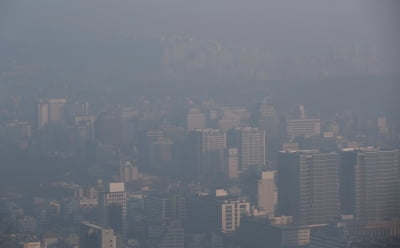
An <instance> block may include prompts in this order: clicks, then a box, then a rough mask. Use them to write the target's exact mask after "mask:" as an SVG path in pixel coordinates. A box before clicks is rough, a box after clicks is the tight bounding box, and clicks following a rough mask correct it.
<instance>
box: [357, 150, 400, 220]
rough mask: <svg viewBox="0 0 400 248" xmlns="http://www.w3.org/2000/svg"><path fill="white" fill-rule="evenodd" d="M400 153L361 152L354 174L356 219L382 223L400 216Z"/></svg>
mask: <svg viewBox="0 0 400 248" xmlns="http://www.w3.org/2000/svg"><path fill="white" fill-rule="evenodd" d="M399 165H400V150H391V151H383V150H378V149H373V148H371V149H369V148H366V149H361V150H359V151H358V154H357V164H356V165H355V171H354V180H355V182H354V187H355V188H354V195H355V199H354V217H355V219H356V220H363V221H382V220H391V219H394V218H399V217H400V194H399V192H400V174H399V170H400V166H399Z"/></svg>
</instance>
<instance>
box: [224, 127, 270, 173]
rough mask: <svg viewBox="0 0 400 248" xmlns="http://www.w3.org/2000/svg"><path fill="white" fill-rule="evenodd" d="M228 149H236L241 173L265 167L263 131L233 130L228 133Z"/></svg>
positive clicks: (247, 128) (243, 128)
mask: <svg viewBox="0 0 400 248" xmlns="http://www.w3.org/2000/svg"><path fill="white" fill-rule="evenodd" d="M228 147H229V148H235V147H236V148H238V151H239V165H240V166H239V167H240V168H239V170H240V171H241V172H242V171H246V170H248V169H250V168H262V167H264V166H265V132H264V131H260V130H258V128H252V127H241V128H235V129H234V130H231V131H230V132H229V135H228Z"/></svg>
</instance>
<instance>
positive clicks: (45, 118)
mask: <svg viewBox="0 0 400 248" xmlns="http://www.w3.org/2000/svg"><path fill="white" fill-rule="evenodd" d="M49 118H50V117H49V104H48V103H47V102H44V101H40V103H39V104H38V128H39V129H42V128H44V127H45V125H46V124H47V123H48V122H49Z"/></svg>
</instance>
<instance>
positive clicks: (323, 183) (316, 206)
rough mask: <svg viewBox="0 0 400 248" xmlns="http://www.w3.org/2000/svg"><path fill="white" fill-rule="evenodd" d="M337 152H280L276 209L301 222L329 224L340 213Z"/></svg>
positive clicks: (303, 223)
mask: <svg viewBox="0 0 400 248" xmlns="http://www.w3.org/2000/svg"><path fill="white" fill-rule="evenodd" d="M338 163H339V159H338V154H337V153H320V152H319V151H316V150H307V151H306V150H303V151H294V152H288V151H284V152H280V154H279V162H278V173H277V181H278V212H279V214H282V215H289V216H293V217H294V220H295V221H296V222H297V223H299V224H301V225H314V224H328V223H331V222H333V221H334V220H335V219H336V218H337V217H338V216H339V179H338V173H339V172H338Z"/></svg>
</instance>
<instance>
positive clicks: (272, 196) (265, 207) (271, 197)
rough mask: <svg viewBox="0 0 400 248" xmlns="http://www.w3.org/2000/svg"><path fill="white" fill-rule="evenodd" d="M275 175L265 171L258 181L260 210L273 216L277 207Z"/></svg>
mask: <svg viewBox="0 0 400 248" xmlns="http://www.w3.org/2000/svg"><path fill="white" fill-rule="evenodd" d="M275 174H276V172H275V171H263V172H262V174H261V179H260V180H258V210H261V211H267V212H268V214H269V215H271V216H273V215H274V214H275V205H276V186H275Z"/></svg>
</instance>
